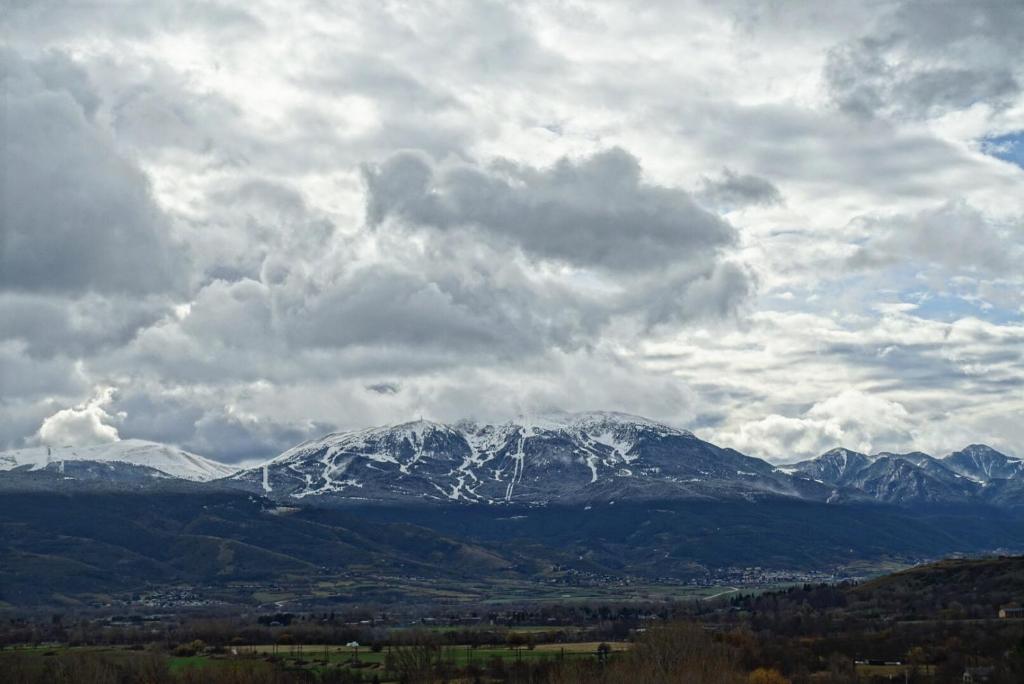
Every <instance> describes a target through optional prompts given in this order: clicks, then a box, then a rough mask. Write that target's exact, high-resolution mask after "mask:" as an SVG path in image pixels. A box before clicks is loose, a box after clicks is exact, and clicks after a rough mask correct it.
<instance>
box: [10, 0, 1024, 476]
mask: <svg viewBox="0 0 1024 684" xmlns="http://www.w3.org/2000/svg"><path fill="white" fill-rule="evenodd" d="M0 35H2V36H3V39H2V40H0V79H2V89H3V90H2V92H3V109H2V111H0V117H2V118H0V126H2V132H3V135H2V141H3V145H2V146H0V156H2V165H0V174H2V175H0V190H2V204H0V209H2V213H0V220H2V223H0V448H17V447H21V446H27V445H37V444H52V445H64V444H72V445H87V444H97V443H104V442H110V441H115V440H118V439H129V438H138V439H148V440H153V441H158V442H166V443H169V444H175V445H178V446H180V447H182V448H185V449H188V450H191V451H194V452H196V453H200V454H202V455H205V456H209V457H212V458H216V459H220V460H223V461H226V462H242V461H255V460H259V459H264V458H268V457H271V456H274V455H276V454H277V453H279V452H281V451H283V450H284V449H286V448H287V447H289V446H291V445H293V444H295V443H297V442H300V441H302V440H305V439H308V438H311V437H315V436H318V435H320V434H323V433H326V432H329V431H333V430H343V429H352V428H361V427H366V426H370V425H380V424H387V423H395V422H404V421H407V420H411V419H415V418H419V417H423V418H427V419H432V420H437V421H452V420H457V419H462V418H470V419H476V420H481V421H503V420H506V419H509V418H511V417H514V416H516V415H519V414H529V413H535V412H542V411H550V410H569V411H575V410H590V409H608V410H617V411H623V412H628V413H635V414H639V415H643V416H646V417H649V418H653V419H658V420H662V421H665V422H667V423H669V424H672V425H675V426H678V427H682V428H687V429H690V430H693V431H694V432H695V433H696V434H697V435H698V436H700V437H702V438H704V439H707V440H710V441H713V442H715V443H717V444H720V445H723V446H730V447H734V448H737V449H740V450H742V451H744V452H745V453H748V454H750V455H754V456H758V457H762V458H766V459H769V460H772V461H775V462H784V461H792V460H796V459H799V458H804V457H808V456H814V455H816V454H819V453H821V452H823V451H825V450H827V449H829V448H832V447H835V446H845V447H847V448H851V449H856V450H859V451H864V452H877V451H883V450H885V451H901V450H910V449H918V450H923V451H926V452H929V453H934V454H936V455H943V454H945V453H948V452H950V451H953V450H956V449H959V448H961V447H963V446H964V445H966V444H969V443H976V442H983V443H987V444H990V445H992V446H994V447H996V448H998V449H1000V450H1002V451H1004V452H1005V453H1008V454H1010V455H1016V456H1019V457H1024V268H1022V267H1021V264H1022V263H1024V220H1022V216H1024V90H1022V88H1024V60H1022V59H1020V55H1021V54H1024V4H1021V3H1016V2H1009V1H1006V2H1000V1H992V2H977V3H962V2H941V1H934V2H932V1H927V2H924V1H922V2H917V1H899V0H897V1H893V2H890V1H887V0H883V1H870V2H863V1H860V0H858V1H857V2H853V1H851V2H831V3H820V2H813V1H808V2H746V1H743V0H728V1H724V2H723V1H716V2H706V3H705V2H664V3H662V2H647V3H641V4H639V5H638V4H636V3H626V2H573V1H561V2H550V1H544V2H514V3H502V2H489V1H478V0H473V1H467V2H429V1H423V2H421V1H416V2H408V3H403V2H391V1H388V0H383V1H382V0H370V1H367V2H360V1H358V0H353V1H352V2H342V3H330V2H319V1H313V0H288V1H287V2H284V1H283V0H246V1H245V2H241V1H228V0H222V1H219V2H198V1H196V2H189V1H187V0H186V1H182V0H146V1H145V2H142V1H139V2H133V1H129V0H123V1H114V0H106V1H104V0H91V1H89V2H84V1H75V2H64V1H61V0H13V1H12V2H9V3H7V8H6V9H5V11H4V12H2V13H0Z"/></svg>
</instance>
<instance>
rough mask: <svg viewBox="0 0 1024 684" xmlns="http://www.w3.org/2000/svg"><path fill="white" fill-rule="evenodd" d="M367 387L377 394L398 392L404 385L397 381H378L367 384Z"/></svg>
mask: <svg viewBox="0 0 1024 684" xmlns="http://www.w3.org/2000/svg"><path fill="white" fill-rule="evenodd" d="M366 389H368V390H370V391H371V392H374V393H375V394H398V392H399V390H401V389H402V386H401V385H400V384H399V383H397V382H376V383H374V384H372V385H367V386H366Z"/></svg>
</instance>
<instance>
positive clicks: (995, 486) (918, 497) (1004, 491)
mask: <svg viewBox="0 0 1024 684" xmlns="http://www.w3.org/2000/svg"><path fill="white" fill-rule="evenodd" d="M782 469H783V470H785V471H786V472H789V473H794V474H797V473H802V474H804V475H807V476H808V477H811V478H813V479H815V480H818V481H820V482H822V483H823V484H826V485H829V486H831V487H835V488H836V489H835V494H834V496H833V499H832V500H833V501H837V500H854V499H870V500H874V501H880V502H884V503H895V504H910V503H964V502H983V503H999V504H1000V505H1006V504H1007V503H1014V498H1015V497H1014V496H1013V494H1012V493H1013V492H1019V491H1024V461H1020V460H1018V459H1014V458H1010V457H1009V456H1006V455H1004V454H1001V453H999V452H998V451H996V450H995V449H993V448H991V447H988V446H985V445H981V444H974V445H971V446H969V447H966V448H965V449H963V450H962V451H957V452H954V453H952V454H949V455H948V456H946V457H945V458H941V459H940V458H935V457H934V456H929V455H928V454H925V453H922V452H920V451H913V452H910V453H905V454H895V453H889V452H881V453H878V454H875V455H873V456H867V455H865V454H860V453H857V452H851V451H848V450H846V449H832V450H831V451H827V452H825V453H824V454H822V455H821V456H818V457H817V458H814V459H811V460H808V461H801V462H799V463H794V464H792V465H789V466H782ZM1021 504H1024V500H1021V501H1019V502H1018V505H1021Z"/></svg>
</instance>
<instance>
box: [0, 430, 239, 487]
mask: <svg viewBox="0 0 1024 684" xmlns="http://www.w3.org/2000/svg"><path fill="white" fill-rule="evenodd" d="M64 461H72V462H78V461H83V462H96V463H127V464H130V465H136V466H143V467H146V468H152V469H154V470H158V471H160V472H161V473H164V474H165V475H169V476H171V477H177V478H181V479H185V480H192V481H194V482H208V481H210V480H216V479H218V478H222V477H227V476H229V475H231V474H232V473H234V472H235V471H236V470H237V468H232V467H231V466H228V465H225V464H223V463H218V462H217V461H213V460H210V459H208V458H204V457H202V456H198V455H196V454H193V453H189V452H187V451H184V450H182V449H178V448H177V447H173V446H169V445H167V444H159V443H157V442H148V441H145V440H141V439H125V440H121V441H118V442H112V443H110V444H99V445H95V446H87V447H74V446H61V447H45V446H43V447H29V448H26V449H14V450H12V451H5V452H2V453H0V470H13V469H15V468H27V469H29V470H43V469H45V468H49V467H59V466H60V464H61V463H62V462H64Z"/></svg>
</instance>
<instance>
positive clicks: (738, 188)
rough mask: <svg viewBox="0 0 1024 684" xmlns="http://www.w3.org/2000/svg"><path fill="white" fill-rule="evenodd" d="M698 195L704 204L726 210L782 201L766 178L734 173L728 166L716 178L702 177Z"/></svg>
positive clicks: (777, 190)
mask: <svg viewBox="0 0 1024 684" xmlns="http://www.w3.org/2000/svg"><path fill="white" fill-rule="evenodd" d="M698 197H699V198H700V200H701V201H702V202H704V203H706V204H710V205H711V206H713V207H720V208H723V209H726V210H729V209H736V208H741V207H745V206H749V205H771V204H779V203H780V202H782V193H780V192H779V189H778V188H777V187H775V185H773V184H772V182H771V181H770V180H768V179H767V178H762V177H760V176H755V175H753V174H740V173H736V172H735V171H733V170H732V169H728V168H726V169H723V170H722V175H721V176H719V177H717V178H709V177H704V178H703V179H702V181H701V189H700V193H699V195H698Z"/></svg>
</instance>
